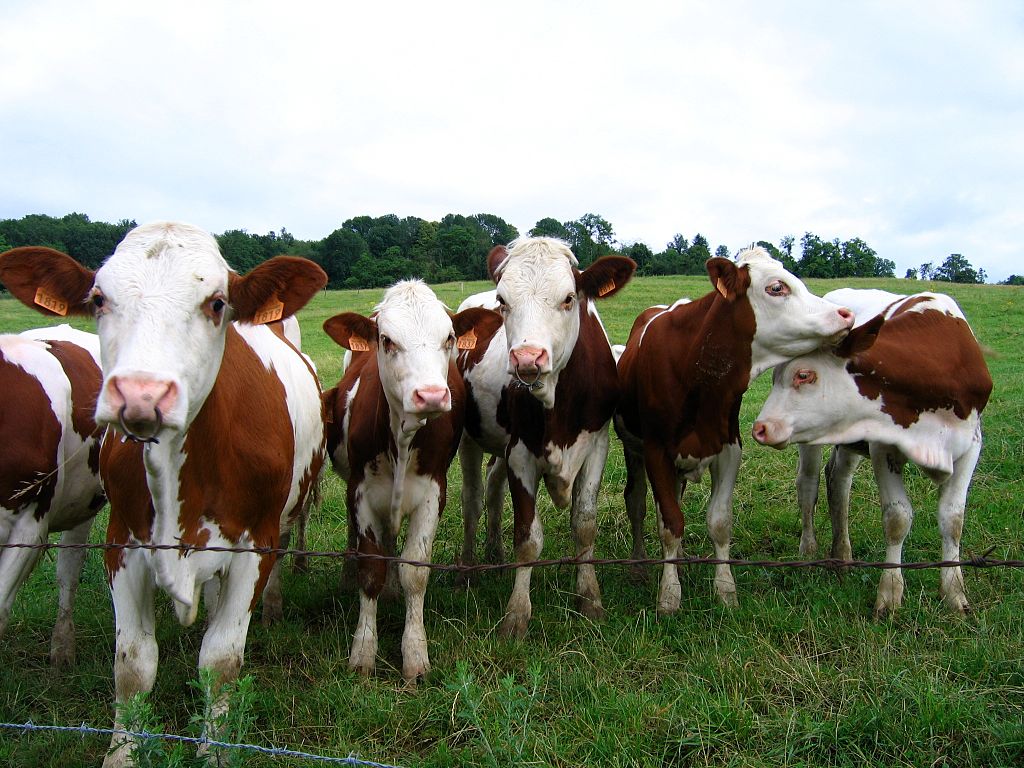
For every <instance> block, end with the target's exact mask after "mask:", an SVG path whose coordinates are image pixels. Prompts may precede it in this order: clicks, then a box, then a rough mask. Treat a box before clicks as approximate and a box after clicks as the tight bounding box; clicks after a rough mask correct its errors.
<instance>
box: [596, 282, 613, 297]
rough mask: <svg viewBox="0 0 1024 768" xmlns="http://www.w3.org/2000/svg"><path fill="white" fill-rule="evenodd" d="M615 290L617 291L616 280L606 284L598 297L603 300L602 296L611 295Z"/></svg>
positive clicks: (598, 293)
mask: <svg viewBox="0 0 1024 768" xmlns="http://www.w3.org/2000/svg"><path fill="white" fill-rule="evenodd" d="M614 290H615V281H614V280H610V281H609V282H607V283H605V284H604V285H602V286H601V290H599V291H598V292H597V297H598V298H601V297H602V296H607V295H608V294H609V293H611V292H612V291H614Z"/></svg>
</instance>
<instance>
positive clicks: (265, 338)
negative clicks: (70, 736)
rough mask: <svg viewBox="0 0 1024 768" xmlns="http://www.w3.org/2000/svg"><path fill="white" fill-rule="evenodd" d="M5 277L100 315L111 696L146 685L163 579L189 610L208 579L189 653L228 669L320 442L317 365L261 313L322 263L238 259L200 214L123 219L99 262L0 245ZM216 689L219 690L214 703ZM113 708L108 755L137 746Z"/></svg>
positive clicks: (315, 286) (273, 316)
mask: <svg viewBox="0 0 1024 768" xmlns="http://www.w3.org/2000/svg"><path fill="white" fill-rule="evenodd" d="M0 280H2V281H3V282H4V284H5V285H6V286H7V288H8V289H9V290H10V291H11V293H12V294H14V295H15V296H16V297H17V298H19V299H20V300H21V301H22V302H23V303H25V304H27V305H28V306H30V307H35V308H37V309H39V310H40V311H41V312H43V313H44V314H51V315H52V314H67V315H90V314H91V315H93V316H95V320H96V328H97V333H98V335H99V341H100V350H101V360H102V372H103V380H102V384H101V386H100V389H99V395H98V398H97V403H96V412H95V420H96V423H97V424H98V425H100V426H106V427H109V428H110V429H112V430H116V431H117V432H118V433H120V434H118V435H116V436H114V435H109V436H108V437H107V438H106V439H104V441H103V445H102V449H101V452H100V473H101V476H102V478H103V484H104V488H105V490H106V492H107V496H108V498H109V500H110V523H109V526H108V528H107V543H108V544H109V545H113V546H112V547H111V549H109V550H108V551H106V552H105V554H104V563H105V567H106V572H107V579H108V581H109V584H110V590H111V595H112V597H113V604H114V618H115V624H116V644H115V656H114V688H115V701H116V704H117V705H122V704H124V703H125V702H127V701H128V699H130V698H131V697H132V696H134V695H135V694H137V693H139V692H143V691H149V690H151V689H152V686H153V683H154V680H155V677H156V672H157V655H158V652H157V644H156V638H155V634H154V623H155V617H154V607H153V597H154V590H155V588H157V587H159V588H160V589H162V590H164V591H165V592H166V593H167V594H168V595H169V596H170V597H171V600H172V603H173V606H174V610H175V614H176V616H177V618H178V620H179V621H180V622H181V623H182V624H183V625H186V626H187V625H190V624H192V623H193V622H194V621H195V619H196V615H197V612H198V609H199V598H200V590H201V589H202V590H203V597H204V601H205V603H206V609H207V620H208V626H207V630H206V632H205V634H204V636H203V642H202V647H201V649H200V652H199V666H200V667H203V668H209V669H211V670H212V671H213V673H214V677H215V681H216V682H217V683H224V682H230V681H231V680H234V679H235V678H236V677H237V675H238V672H239V669H240V667H241V666H242V663H243V655H244V650H245V639H246V634H247V632H248V627H249V621H250V618H251V615H252V611H253V609H254V607H255V605H256V603H257V601H258V600H259V598H260V595H261V592H262V590H263V588H264V586H265V585H266V584H267V581H268V578H269V577H270V575H271V570H272V568H274V567H275V564H276V562H277V557H276V554H275V553H274V551H273V550H275V549H276V548H277V547H278V546H279V543H280V541H281V534H282V531H287V530H288V528H289V526H290V524H291V521H293V520H294V518H295V517H296V516H297V515H298V514H299V513H300V511H301V510H302V509H303V507H304V505H305V504H306V503H307V500H308V499H309V498H310V496H311V494H312V489H313V485H314V482H315V481H316V479H317V477H318V475H319V473H320V468H321V466H322V463H323V459H324V437H323V433H324V429H323V414H322V409H321V402H320V385H319V382H318V381H317V378H316V376H315V374H314V372H313V369H312V368H311V366H310V365H309V364H308V362H307V361H306V359H305V358H304V357H303V356H302V355H301V354H300V353H299V352H298V351H297V350H296V349H295V348H294V347H293V346H292V345H291V344H290V343H289V342H288V341H286V340H285V338H284V335H283V332H282V330H281V328H280V323H277V324H276V327H275V328H273V329H272V328H270V327H267V325H266V324H265V323H267V322H270V321H276V320H279V319H281V318H283V317H288V316H291V315H293V314H294V313H295V312H296V311H298V310H299V309H300V308H301V307H302V306H303V305H305V303H306V302H307V301H309V299H310V298H311V297H312V296H314V295H315V294H316V292H317V291H318V290H319V289H320V288H321V287H322V286H323V285H324V284H325V283H326V275H325V273H324V272H323V270H322V269H320V267H318V266H317V265H316V264H314V263H313V262H311V261H308V260H307V259H300V258H296V257H290V256H279V257H275V258H273V259H270V260H268V261H266V262H264V263H262V264H260V265H259V266H257V267H255V268H254V269H253V270H251V271H250V272H249V273H248V274H246V275H244V276H242V275H238V274H236V273H234V272H233V271H231V270H230V269H229V267H228V265H227V262H225V261H224V258H223V257H222V256H221V253H220V249H219V248H218V246H217V241H216V240H215V239H214V238H213V237H212V236H211V235H209V234H208V233H206V232H205V231H203V230H201V229H199V228H196V227H193V226H191V225H188V224H182V223H176V222H154V223H151V224H146V225H143V226H140V227H137V228H135V229H133V230H131V231H129V232H128V234H127V235H125V237H124V239H123V240H122V241H121V243H120V244H118V246H117V247H116V249H115V250H114V253H113V254H112V255H110V256H109V257H108V258H107V259H106V260H105V261H104V263H103V264H102V266H100V267H99V269H98V270H96V271H95V272H93V271H92V270H90V269H87V268H85V267H83V266H81V265H79V264H78V263H77V262H75V261H74V260H73V259H71V258H70V257H69V256H66V255H65V254H63V253H60V252H58V251H54V250H52V249H49V248H41V247H23V248H16V249H14V250H12V251H8V252H7V253H5V254H3V255H2V256H0ZM136 545H144V547H145V546H149V545H152V547H150V548H137V546H136ZM193 547H195V548H198V549H195V550H193V549H191V548H193ZM206 547H222V548H231V549H235V550H239V549H240V550H243V551H241V552H238V551H234V552H223V551H210V550H209V549H204V548H206ZM261 548H267V549H269V550H271V551H264V552H259V551H256V550H257V549H261ZM225 707H226V701H225V700H224V698H223V697H221V698H220V699H219V700H218V701H217V703H216V706H215V708H214V709H215V711H214V716H215V717H216V716H218V715H219V714H220V713H222V712H223V711H224V709H225ZM120 712H121V710H120V707H119V708H118V715H117V717H116V718H115V731H118V732H116V733H115V734H114V736H113V737H112V739H111V748H110V751H109V752H108V754H107V757H106V759H105V760H104V766H107V767H108V768H109V767H110V766H121V765H128V764H130V763H131V762H132V757H131V751H132V747H131V739H130V737H127V736H126V735H124V734H123V733H121V732H119V731H121V730H122V728H123V723H122V721H121V715H120Z"/></svg>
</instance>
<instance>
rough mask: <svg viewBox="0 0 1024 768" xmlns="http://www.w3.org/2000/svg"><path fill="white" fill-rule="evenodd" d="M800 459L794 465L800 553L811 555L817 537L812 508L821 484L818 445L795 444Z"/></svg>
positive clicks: (804, 555)
mask: <svg viewBox="0 0 1024 768" xmlns="http://www.w3.org/2000/svg"><path fill="white" fill-rule="evenodd" d="M797 449H798V450H799V452H800V461H799V463H798V464H797V467H796V503H797V506H798V507H799V508H800V554H801V555H802V556H803V557H813V556H814V555H816V554H818V539H817V537H816V536H815V535H814V509H815V507H817V506H818V486H819V485H820V484H821V454H822V451H823V450H824V449H823V448H822V447H821V446H820V445H800V446H797Z"/></svg>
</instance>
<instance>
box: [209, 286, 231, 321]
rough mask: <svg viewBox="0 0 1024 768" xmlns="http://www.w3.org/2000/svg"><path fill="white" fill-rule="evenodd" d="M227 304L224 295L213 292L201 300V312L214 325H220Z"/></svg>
mask: <svg viewBox="0 0 1024 768" xmlns="http://www.w3.org/2000/svg"><path fill="white" fill-rule="evenodd" d="M227 305H228V303H227V300H226V299H225V298H224V295H223V294H221V293H215V294H214V295H213V296H211V297H210V298H208V299H207V300H206V301H204V302H203V314H204V315H206V316H207V317H208V318H210V320H212V321H213V324H214V325H220V321H221V320H222V319H223V318H224V309H225V308H226V307H227Z"/></svg>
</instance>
